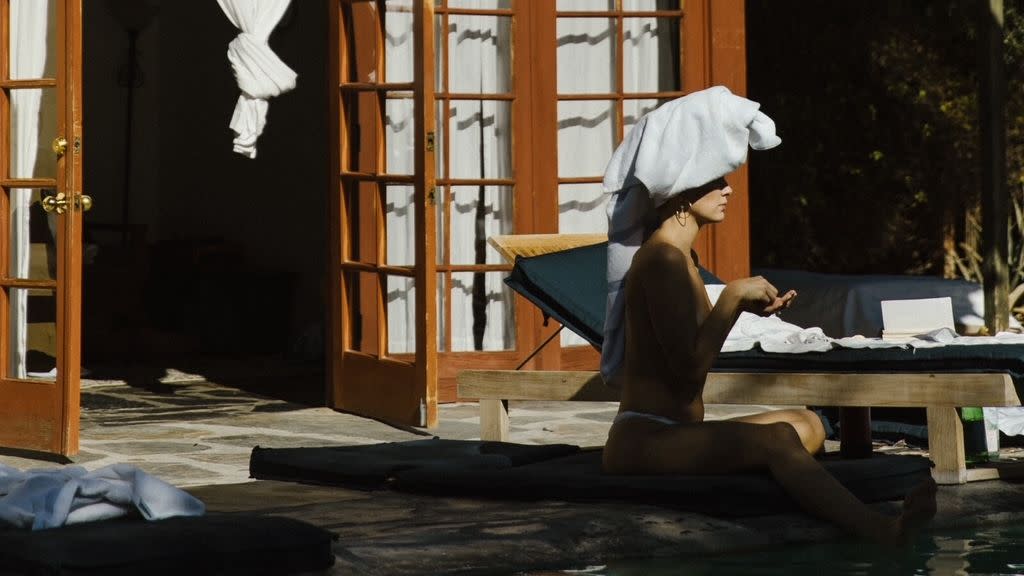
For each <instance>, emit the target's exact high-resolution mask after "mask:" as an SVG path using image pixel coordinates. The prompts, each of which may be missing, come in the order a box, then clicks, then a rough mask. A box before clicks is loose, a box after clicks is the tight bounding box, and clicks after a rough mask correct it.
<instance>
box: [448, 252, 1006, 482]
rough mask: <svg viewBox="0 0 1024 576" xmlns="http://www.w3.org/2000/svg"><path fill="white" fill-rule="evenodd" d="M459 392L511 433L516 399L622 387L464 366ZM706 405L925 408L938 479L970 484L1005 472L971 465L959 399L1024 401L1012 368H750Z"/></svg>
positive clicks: (496, 433)
mask: <svg viewBox="0 0 1024 576" xmlns="http://www.w3.org/2000/svg"><path fill="white" fill-rule="evenodd" d="M605 240H606V237H605V236H604V235H595V234H585V235H565V234H550V235H549V234H534V235H517V236H493V237H491V238H490V239H489V241H490V243H491V245H492V246H494V247H495V248H496V249H497V250H498V251H499V252H500V253H501V254H502V256H503V257H505V258H506V259H508V260H509V261H510V262H514V261H515V258H517V257H519V256H536V255H540V254H545V253H549V252H556V251H559V250H566V249H569V248H573V247H578V246H586V245H590V244H597V243H600V242H603V241H605ZM457 381H458V396H459V397H460V398H477V399H479V402H480V438H481V439H482V440H507V439H508V434H509V414H508V401H509V400H547V401H552V400H554V401H560V400H574V401H575V400H583V401H598V402H617V401H618V400H619V396H618V392H617V391H616V390H613V389H611V388H609V387H607V386H605V385H604V382H603V381H602V380H601V376H600V374H599V373H598V372H592V371H590V372H552V371H515V370H465V371H462V372H461V373H460V374H459V375H458V379H457ZM704 402H705V404H774V405H800V406H837V407H839V408H840V409H841V410H843V409H860V410H862V411H863V410H864V409H867V408H870V407H887V406H888V407H923V408H925V409H926V413H927V420H928V444H929V447H930V450H929V452H930V456H931V459H932V461H933V462H934V463H935V468H934V469H933V473H932V474H933V476H934V478H935V480H936V482H938V483H939V484H963V483H965V482H972V481H976V480H985V479H992V478H998V477H999V470H998V469H995V468H974V469H967V467H966V462H965V454H964V440H963V427H962V424H961V423H960V418H959V416H958V414H957V407H960V406H993V407H994V406H1020V404H1021V402H1020V398H1019V397H1018V396H1017V391H1016V388H1015V387H1014V384H1013V380H1012V379H1011V378H1010V375H1009V374H1005V373H959V372H958V373H941V372H900V373H886V374H879V373H871V374H852V373H798V372H797V373H767V372H766V373H744V372H736V373H732V372H712V373H710V374H708V379H707V383H706V385H705V387H704Z"/></svg>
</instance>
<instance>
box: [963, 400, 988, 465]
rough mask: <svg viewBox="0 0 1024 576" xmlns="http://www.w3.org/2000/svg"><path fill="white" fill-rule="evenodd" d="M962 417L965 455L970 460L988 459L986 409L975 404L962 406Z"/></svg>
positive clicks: (981, 460) (980, 460)
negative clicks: (974, 405)
mask: <svg viewBox="0 0 1024 576" xmlns="http://www.w3.org/2000/svg"><path fill="white" fill-rule="evenodd" d="M960 419H961V420H962V421H963V426H964V456H966V457H967V460H968V462H983V461H985V460H987V459H988V448H987V447H986V444H985V411H984V410H982V409H981V408H976V407H973V406H970V407H968V406H964V407H962V408H960Z"/></svg>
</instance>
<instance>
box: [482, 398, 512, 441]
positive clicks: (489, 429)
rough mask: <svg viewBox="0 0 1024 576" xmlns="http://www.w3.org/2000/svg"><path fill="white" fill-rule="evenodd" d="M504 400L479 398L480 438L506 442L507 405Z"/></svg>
mask: <svg viewBox="0 0 1024 576" xmlns="http://www.w3.org/2000/svg"><path fill="white" fill-rule="evenodd" d="M505 402H506V401H505V400H495V399H493V398H481V399H480V439H481V440H496V441H498V442H508V405H507V404H505Z"/></svg>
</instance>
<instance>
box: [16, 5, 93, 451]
mask: <svg viewBox="0 0 1024 576" xmlns="http://www.w3.org/2000/svg"><path fill="white" fill-rule="evenodd" d="M81 16H82V2H81V0H0V446H2V447H7V448H18V449H26V450H36V451H45V452H52V453H58V454H63V455H71V454H75V453H77V451H78V423H79V371H80V369H79V360H80V354H79V341H80V307H81V301H80V300H81V298H80V297H81V231H82V211H83V210H88V208H89V206H90V205H91V199H90V198H89V197H88V196H85V195H83V194H82V116H81V115H82V99H81V94H82V87H81V56H82V47H81V38H82V18H81Z"/></svg>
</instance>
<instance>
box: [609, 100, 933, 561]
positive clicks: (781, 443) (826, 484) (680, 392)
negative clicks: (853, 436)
mask: <svg viewBox="0 0 1024 576" xmlns="http://www.w3.org/2000/svg"><path fill="white" fill-rule="evenodd" d="M780 142H781V140H780V139H779V138H778V137H777V136H776V135H775V125H774V123H773V122H772V121H771V119H769V118H768V117H767V116H765V115H764V114H763V113H761V112H759V111H758V105H757V104H756V103H754V102H751V101H749V100H747V99H745V98H741V97H738V96H735V95H733V94H731V93H729V91H728V90H727V89H725V88H722V87H716V88H710V89H708V90H704V91H701V92H696V93H693V94H690V95H688V96H685V97H683V98H680V99H678V100H675V101H672V102H670V103H668V104H666V105H664V106H662V107H661V108H659V109H657V110H655V111H654V112H652V113H651V114H648V115H647V116H645V117H644V118H643V119H642V120H641V122H640V123H639V124H638V125H637V126H636V127H635V128H634V129H633V130H632V131H631V133H630V135H629V136H628V137H627V138H626V140H625V141H624V142H623V144H622V145H621V146H620V147H619V149H618V150H616V153H615V156H614V157H613V158H612V161H611V163H610V164H609V169H608V171H607V172H606V176H605V187H606V189H607V190H609V191H610V192H612V193H613V194H614V196H613V199H612V202H611V204H610V206H609V241H610V243H609V262H608V271H609V279H608V280H609V301H608V302H609V307H608V308H609V309H608V316H607V318H608V319H607V321H606V326H605V345H604V347H603V351H602V373H603V374H604V376H605V379H606V381H608V383H609V384H610V385H612V386H615V387H618V388H621V390H622V396H621V398H622V400H621V404H620V407H619V413H618V415H617V416H616V418H615V422H614V424H613V425H612V428H611V430H610V431H609V434H608V441H607V443H606V445H605V450H604V469H605V471H606V472H608V473H612V474H729V473H737V472H748V471H754V470H767V471H768V472H769V473H770V474H771V475H772V476H773V477H774V478H775V480H776V481H778V483H779V484H780V485H781V486H782V488H783V489H784V490H785V491H786V492H787V493H788V494H789V495H790V496H791V497H792V498H793V499H794V500H795V501H796V502H797V503H798V504H799V505H800V506H801V507H802V508H803V509H804V510H806V511H807V512H809V513H811V514H814V515H815V516H818V517H820V518H823V519H825V520H829V521H831V522H834V523H835V524H837V525H839V526H841V527H843V528H845V529H846V530H848V531H850V532H852V533H854V534H858V535H860V536H863V537H866V538H871V539H874V540H879V541H883V542H893V541H902V540H905V539H906V537H907V535H908V533H909V532H910V531H912V530H913V529H914V528H916V527H918V526H920V525H922V524H923V523H925V522H927V521H928V520H929V519H930V518H931V517H932V516H933V515H934V514H935V491H936V490H935V483H934V482H933V481H932V480H931V479H929V480H927V481H925V482H923V483H922V484H921V485H920V486H918V487H916V488H915V489H914V490H913V491H912V492H911V493H910V494H909V495H908V496H907V498H906V500H905V501H904V506H903V512H902V513H901V514H900V515H898V516H895V517H891V516H886V515H884V514H881V513H879V512H876V511H874V510H872V509H871V508H869V507H867V506H866V505H864V503H862V502H860V501H859V500H858V499H857V498H856V497H855V496H854V495H853V494H851V493H850V492H849V491H848V490H847V489H846V488H845V487H843V486H842V485H841V484H840V483H839V482H838V481H837V480H836V479H835V478H834V477H833V476H832V475H831V474H829V473H828V471H826V470H825V469H824V468H823V467H822V466H821V465H820V464H819V463H818V462H817V461H816V460H815V459H814V454H816V453H818V452H820V451H821V450H822V447H823V445H824V440H825V432H824V430H823V428H822V424H821V421H820V420H819V418H818V416H817V415H816V414H814V413H813V412H811V411H808V410H802V409H801V410H779V411H774V412H765V413H761V414H756V415H753V416H745V417H741V418H735V419H731V420H724V421H712V422H705V421H704V403H703V400H702V394H703V389H704V382H705V380H706V378H707V374H708V371H709V370H710V368H711V365H712V363H713V362H714V360H715V358H716V356H717V355H718V353H719V350H720V349H721V347H722V343H723V342H724V341H725V339H726V336H727V335H728V334H729V331H730V329H731V328H732V325H733V323H734V322H735V321H736V319H737V317H738V316H739V314H740V313H741V312H752V313H755V314H760V315H764V316H767V315H770V314H773V313H775V312H777V311H779V310H781V309H783V308H785V307H787V306H789V304H790V303H791V302H792V300H793V298H795V297H796V293H795V292H794V291H792V290H790V291H788V292H786V293H782V294H780V293H779V291H778V290H777V289H776V288H775V286H772V285H771V284H770V283H769V282H768V281H766V280H765V279H764V278H761V277H755V278H744V279H741V280H735V281H733V282H729V283H728V284H727V285H726V286H725V288H724V290H723V291H722V293H721V296H720V297H719V299H718V301H717V302H716V303H715V305H714V306H712V305H711V303H710V301H709V299H708V296H707V292H706V290H705V288H704V282H703V281H702V279H701V277H700V274H699V272H698V267H697V261H696V254H695V252H694V250H693V244H694V241H695V240H696V238H697V234H698V232H699V231H700V230H701V228H703V227H704V226H707V225H712V224H716V223H718V222H721V221H723V220H724V219H725V217H726V209H727V206H728V204H729V201H730V198H731V197H732V194H733V190H732V189H731V188H730V187H729V185H728V184H727V183H726V182H725V180H724V178H723V176H724V175H725V174H727V173H729V172H731V171H733V170H734V169H736V168H737V167H739V166H740V165H741V164H742V163H743V162H744V161H745V159H746V149H747V145H748V143H749V144H750V145H751V146H753V147H754V148H755V149H764V148H771V147H774V146H776V145H778V144H779V143H780Z"/></svg>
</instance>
